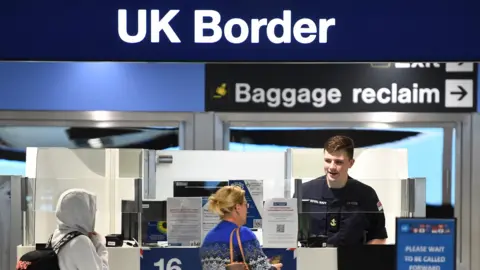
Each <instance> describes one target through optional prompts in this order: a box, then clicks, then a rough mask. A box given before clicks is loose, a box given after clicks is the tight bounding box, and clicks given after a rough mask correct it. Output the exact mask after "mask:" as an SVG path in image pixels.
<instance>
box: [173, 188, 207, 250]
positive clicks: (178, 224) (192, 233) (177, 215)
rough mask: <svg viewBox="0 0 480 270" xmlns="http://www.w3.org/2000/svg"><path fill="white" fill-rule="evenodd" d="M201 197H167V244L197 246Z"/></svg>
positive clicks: (199, 232)
mask: <svg viewBox="0 0 480 270" xmlns="http://www.w3.org/2000/svg"><path fill="white" fill-rule="evenodd" d="M201 220H202V198H201V197H194V198H180V197H175V198H167V226H168V236H167V241H168V244H169V245H173V246H199V245H200V240H201V237H202V225H201V224H202V223H201Z"/></svg>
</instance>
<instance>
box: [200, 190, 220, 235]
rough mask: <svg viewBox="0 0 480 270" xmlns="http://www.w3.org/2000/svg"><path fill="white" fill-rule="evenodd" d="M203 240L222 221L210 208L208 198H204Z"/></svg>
mask: <svg viewBox="0 0 480 270" xmlns="http://www.w3.org/2000/svg"><path fill="white" fill-rule="evenodd" d="M202 200H203V202H202V205H203V206H202V242H203V239H204V238H205V236H206V235H207V233H208V232H209V231H211V230H212V229H213V228H215V226H217V224H218V223H219V222H220V218H219V217H218V215H217V214H216V213H212V212H210V211H209V210H208V198H203V199H202Z"/></svg>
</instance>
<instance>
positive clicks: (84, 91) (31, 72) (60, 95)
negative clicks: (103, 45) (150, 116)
mask: <svg viewBox="0 0 480 270" xmlns="http://www.w3.org/2000/svg"><path fill="white" fill-rule="evenodd" d="M0 14H1V11H0ZM0 18H1V15H0ZM0 20H1V19H0ZM0 43H1V42H0ZM1 46H2V45H0V47H1ZM204 74H205V66H204V64H193V63H190V64H174V63H168V64H167V63H153V64H147V63H113V62H102V63H94V62H93V63H92V62H88V63H78V62H74V63H39V62H27V63H25V62H0V92H1V93H2V96H1V98H0V110H48V111H95V110H106V111H142V112H190V111H193V112H201V111H204V108H205V90H204V89H205V86H204V76H205V75H204Z"/></svg>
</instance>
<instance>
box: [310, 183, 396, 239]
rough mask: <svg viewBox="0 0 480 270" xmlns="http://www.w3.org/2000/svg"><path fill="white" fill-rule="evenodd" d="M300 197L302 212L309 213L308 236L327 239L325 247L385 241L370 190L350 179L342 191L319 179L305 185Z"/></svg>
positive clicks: (382, 217) (376, 202)
mask: <svg viewBox="0 0 480 270" xmlns="http://www.w3.org/2000/svg"><path fill="white" fill-rule="evenodd" d="M302 195H303V196H302V206H303V212H310V214H308V215H309V216H310V218H311V221H310V235H317V236H318V235H322V236H326V237H327V239H328V240H327V244H328V245H333V246H339V245H356V244H363V243H366V242H368V241H370V240H372V239H386V238H387V231H386V228H385V214H384V213H383V206H382V204H381V202H380V200H379V199H378V196H377V193H376V192H375V190H374V189H373V188H372V187H370V186H368V185H366V184H364V183H362V182H360V181H358V180H355V179H353V178H350V177H349V179H348V181H347V184H346V185H345V186H344V187H343V188H339V189H330V188H329V187H328V184H327V180H326V178H325V176H322V177H319V178H317V179H315V180H311V181H309V182H307V183H304V184H303V185H302Z"/></svg>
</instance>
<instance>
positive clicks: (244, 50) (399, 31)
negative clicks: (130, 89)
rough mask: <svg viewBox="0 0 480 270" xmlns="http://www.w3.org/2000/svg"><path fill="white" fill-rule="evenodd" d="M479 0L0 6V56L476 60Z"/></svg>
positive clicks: (59, 0)
mask: <svg viewBox="0 0 480 270" xmlns="http://www.w3.org/2000/svg"><path fill="white" fill-rule="evenodd" d="M479 10H480V2H479V1H470V0H445V1H435V0H423V1H413V2H405V1H403V0H390V1H384V0H370V1H358V0H344V1H317V0H295V1H292V0H287V1H278V0H260V1H259V0H245V1H223V0H202V1H178V0H162V1H157V0H136V1H130V0H103V1H95V0H84V1H77V2H74V3H72V2H66V1H63V0H49V1H41V0H40V1H14V0H6V1H1V4H0V31H1V33H2V42H1V43H0V59H3V60H20V59H23V60H59V61H60V60H73V61H86V60H97V61H102V60H104V61H202V62H203V61H392V60H394V61H419V62H420V61H447V60H449V61H475V60H480V49H479V48H480V35H478V25H480V16H479V14H478V11H479Z"/></svg>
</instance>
